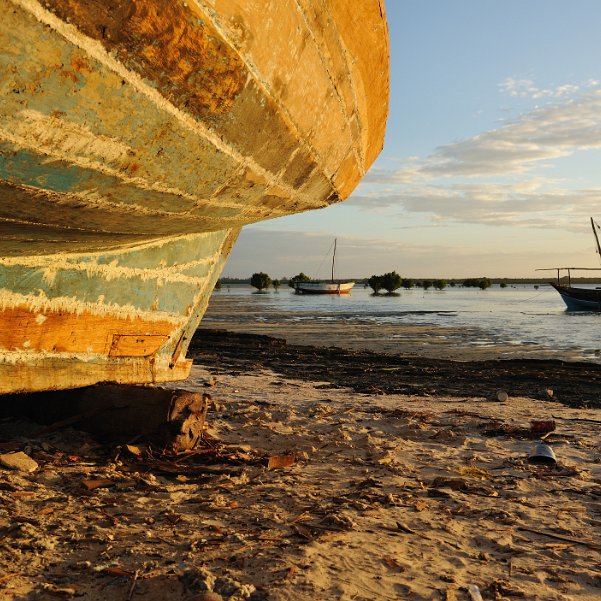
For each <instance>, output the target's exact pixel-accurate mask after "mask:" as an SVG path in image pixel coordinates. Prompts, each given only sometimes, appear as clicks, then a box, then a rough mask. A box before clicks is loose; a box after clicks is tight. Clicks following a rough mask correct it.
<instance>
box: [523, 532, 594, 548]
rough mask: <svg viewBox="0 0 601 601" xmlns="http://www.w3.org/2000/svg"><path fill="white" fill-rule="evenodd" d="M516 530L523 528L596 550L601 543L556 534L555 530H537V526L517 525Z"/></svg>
mask: <svg viewBox="0 0 601 601" xmlns="http://www.w3.org/2000/svg"><path fill="white" fill-rule="evenodd" d="M518 530H523V531H524V532H532V533H533V534H540V535H541V536H548V537H549V538H554V539H556V540H561V541H564V542H566V543H572V544H573V545H584V546H586V547H589V548H591V549H595V550H596V551H601V544H599V543H596V542H594V541H591V540H586V539H583V538H577V537H575V536H565V535H563V534H556V533H555V532H549V531H548V530H539V529H538V528H529V527H528V526H518Z"/></svg>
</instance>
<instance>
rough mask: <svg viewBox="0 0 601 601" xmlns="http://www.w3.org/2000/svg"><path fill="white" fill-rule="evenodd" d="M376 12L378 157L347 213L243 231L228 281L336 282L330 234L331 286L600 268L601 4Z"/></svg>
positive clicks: (437, 1) (468, 4)
mask: <svg viewBox="0 0 601 601" xmlns="http://www.w3.org/2000/svg"><path fill="white" fill-rule="evenodd" d="M385 5H386V11H387V18H388V26H389V31H390V76H391V89H390V113H389V117H388V124H387V131H386V139H385V144H384V148H383V150H382V152H381V154H380V156H379V157H378V159H377V160H376V161H375V163H374V164H373V165H372V167H371V169H370V170H369V171H368V173H367V174H366V176H365V178H364V179H363V181H362V182H361V183H360V184H359V186H358V187H357V189H356V190H355V191H354V193H353V194H352V195H351V196H350V198H349V199H347V200H346V201H344V202H343V203H341V204H337V205H334V206H331V207H328V208H326V209H321V210H318V211H311V212H308V213H302V214H299V215H293V216H287V217H282V218H279V219H274V220H270V221H264V222H261V223H258V224H253V225H251V226H247V227H245V228H244V229H243V230H242V233H241V234H240V237H239V239H238V242H237V244H236V246H235V247H234V250H233V251H232V254H231V255H230V259H229V261H228V263H227V265H226V267H225V270H224V272H223V275H224V276H230V277H249V276H250V275H251V274H252V273H254V272H257V271H264V272H266V273H268V274H269V275H271V277H272V278H275V277H278V278H281V277H291V276H293V275H295V274H297V273H299V272H300V271H303V272H304V273H306V274H308V275H310V276H311V277H317V278H320V277H321V278H326V277H329V268H330V267H329V259H328V258H327V257H328V253H331V248H332V242H333V239H334V237H336V238H337V239H338V246H337V249H338V250H337V254H336V257H337V260H336V277H339V278H351V277H354V278H358V277H369V276H370V275H373V274H381V273H385V272H388V271H392V270H395V271H397V272H398V273H400V274H401V276H403V277H413V278H415V277H417V278H419V277H428V278H463V277H480V276H487V277H524V278H528V277H541V275H542V274H540V273H537V272H535V270H536V269H537V268H545V267H556V266H577V267H599V266H600V262H599V257H598V255H596V254H595V241H594V237H593V234H592V231H591V228H590V217H591V216H592V217H595V218H598V220H599V221H600V222H601V36H600V35H599V23H601V2H599V1H598V0H571V1H570V2H566V1H565V0H527V1H526V0H453V1H450V0H385ZM583 275H585V274H583Z"/></svg>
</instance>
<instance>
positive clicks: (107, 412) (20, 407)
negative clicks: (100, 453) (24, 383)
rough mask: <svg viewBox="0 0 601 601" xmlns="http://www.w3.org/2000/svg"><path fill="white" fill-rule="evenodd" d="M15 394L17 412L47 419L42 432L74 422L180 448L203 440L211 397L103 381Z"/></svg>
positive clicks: (109, 438)
mask: <svg viewBox="0 0 601 601" xmlns="http://www.w3.org/2000/svg"><path fill="white" fill-rule="evenodd" d="M13 398H14V399H15V403H14V405H13V408H14V411H15V412H17V413H19V414H21V415H26V416H27V417H29V418H30V419H33V420H34V421H36V422H38V423H40V424H46V425H45V426H43V427H42V428H41V429H40V430H39V434H42V433H44V432H46V431H50V430H53V429H56V428H59V427H63V426H66V425H74V426H76V427H77V428H80V429H82V430H86V431H88V432H90V433H92V434H94V435H95V436H96V437H97V438H99V439H100V440H102V441H105V442H109V443H113V444H124V443H127V442H129V441H131V440H133V439H139V438H143V439H145V440H146V441H149V442H152V443H154V444H156V445H158V446H161V447H164V448H166V449H168V450H170V451H175V452H178V451H186V450H189V449H192V448H194V446H195V445H196V444H197V442H198V441H199V439H200V437H201V435H202V431H203V429H204V423H205V418H206V413H207V407H208V400H209V399H210V398H211V397H210V395H208V394H206V393H201V392H190V391H187V390H181V389H176V390H169V389H165V388H159V387H153V386H129V385H118V384H99V385H96V386H88V387H86V388H77V389H74V390H63V391H56V392H46V393H35V394H25V395H14V397H13Z"/></svg>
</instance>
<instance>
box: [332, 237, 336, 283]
mask: <svg viewBox="0 0 601 601" xmlns="http://www.w3.org/2000/svg"><path fill="white" fill-rule="evenodd" d="M335 261H336V238H334V254H333V255H332V284H333V283H334V262H335Z"/></svg>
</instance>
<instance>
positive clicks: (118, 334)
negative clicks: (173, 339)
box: [0, 307, 176, 357]
mask: <svg viewBox="0 0 601 601" xmlns="http://www.w3.org/2000/svg"><path fill="white" fill-rule="evenodd" d="M0 324H2V327H1V329H0V351H2V350H4V351H14V350H22V351H50V352H57V353H90V354H100V355H106V354H110V355H111V356H118V357H126V356H129V357H145V356H148V355H151V354H153V353H154V352H156V351H157V350H158V349H159V347H160V346H161V345H162V344H164V343H165V342H166V341H167V340H168V339H169V336H170V334H171V333H172V332H173V330H175V328H176V325H175V324H174V323H172V322H162V321H145V320H143V319H140V318H139V317H134V318H133V319H129V318H122V319H119V318H118V317H114V316H112V315H92V314H90V313H81V314H77V313H69V312H68V311H66V310H65V311H62V312H60V313H59V312H52V311H31V310H29V309H28V308H27V307H15V308H8V307H7V308H6V309H4V310H2V309H0Z"/></svg>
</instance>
